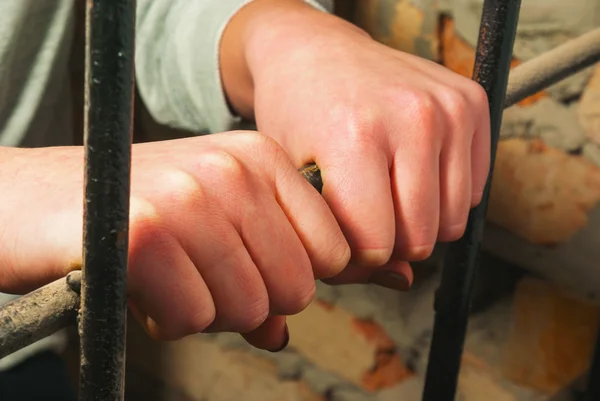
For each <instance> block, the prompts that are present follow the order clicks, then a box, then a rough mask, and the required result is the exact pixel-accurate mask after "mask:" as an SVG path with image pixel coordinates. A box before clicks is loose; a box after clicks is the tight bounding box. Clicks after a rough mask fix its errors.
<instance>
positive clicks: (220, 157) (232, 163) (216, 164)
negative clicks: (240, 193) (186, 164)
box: [198, 149, 246, 185]
mask: <svg viewBox="0 0 600 401" xmlns="http://www.w3.org/2000/svg"><path fill="white" fill-rule="evenodd" d="M198 164H199V165H198V171H202V172H203V173H204V174H210V175H211V176H212V177H213V178H215V179H216V180H215V181H217V182H221V183H223V184H234V185H239V184H240V183H241V182H244V180H245V178H246V168H245V166H244V164H243V163H242V162H241V161H240V160H239V159H238V158H237V157H235V156H234V155H233V154H231V153H229V152H227V151H224V150H220V149H215V150H212V151H209V152H204V153H203V154H202V156H201V158H200V160H199V162H198Z"/></svg>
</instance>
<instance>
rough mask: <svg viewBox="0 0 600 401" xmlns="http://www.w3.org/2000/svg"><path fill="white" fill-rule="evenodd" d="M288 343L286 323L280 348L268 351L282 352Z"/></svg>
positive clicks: (288, 336) (288, 333)
mask: <svg viewBox="0 0 600 401" xmlns="http://www.w3.org/2000/svg"><path fill="white" fill-rule="evenodd" d="M289 342H290V330H289V329H288V325H287V323H286V324H285V338H284V340H283V344H281V347H279V348H277V349H270V350H269V352H280V351H283V350H284V349H285V348H286V347H287V346H288V344H289Z"/></svg>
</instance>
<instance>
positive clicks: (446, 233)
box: [438, 223, 466, 242]
mask: <svg viewBox="0 0 600 401" xmlns="http://www.w3.org/2000/svg"><path fill="white" fill-rule="evenodd" d="M465 228H466V223H458V224H451V225H448V226H445V227H440V233H439V235H438V237H439V239H440V241H441V242H452V241H457V240H459V239H460V238H461V237H462V236H463V234H464V233H465Z"/></svg>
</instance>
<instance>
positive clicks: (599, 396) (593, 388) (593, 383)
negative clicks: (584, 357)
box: [582, 331, 600, 401]
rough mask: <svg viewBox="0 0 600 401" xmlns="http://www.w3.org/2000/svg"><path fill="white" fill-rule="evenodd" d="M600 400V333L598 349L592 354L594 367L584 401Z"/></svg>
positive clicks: (597, 340) (589, 375)
mask: <svg viewBox="0 0 600 401" xmlns="http://www.w3.org/2000/svg"><path fill="white" fill-rule="evenodd" d="M598 400H600V331H598V334H597V337H596V349H595V350H594V353H593V354H592V365H591V367H590V372H589V373H588V378H587V388H586V391H585V394H584V396H583V399H582V401H598Z"/></svg>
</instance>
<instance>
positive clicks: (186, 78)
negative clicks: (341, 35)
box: [135, 0, 333, 133]
mask: <svg viewBox="0 0 600 401" xmlns="http://www.w3.org/2000/svg"><path fill="white" fill-rule="evenodd" d="M250 1H252V0H138V2H137V3H138V7H137V34H136V41H137V42H136V56H135V57H136V60H135V61H136V80H137V84H138V88H139V91H140V95H141V97H142V99H143V101H144V103H145V105H146V107H147V108H148V110H149V112H150V114H151V115H152V117H153V118H154V119H155V120H156V121H157V122H159V123H161V124H165V125H169V126H172V127H175V128H180V129H185V130H189V131H193V132H198V133H200V132H222V131H227V130H229V129H231V128H232V127H233V126H234V124H235V123H237V122H238V119H237V117H235V116H234V115H232V114H231V112H230V110H229V108H228V106H227V101H226V98H225V93H224V91H223V87H222V85H221V77H220V74H219V42H220V39H221V35H222V33H223V30H224V28H225V26H226V25H227V23H228V22H229V20H230V19H231V18H232V17H233V15H234V14H235V13H236V12H237V11H238V10H239V9H240V8H242V7H243V6H244V5H246V4H247V3H249V2H250ZM305 1H306V2H307V3H309V4H311V5H312V6H314V7H316V8H318V9H320V10H322V11H329V12H331V11H332V8H333V1H332V0H305Z"/></svg>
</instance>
